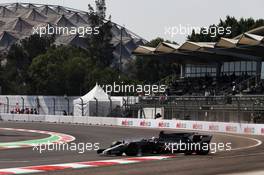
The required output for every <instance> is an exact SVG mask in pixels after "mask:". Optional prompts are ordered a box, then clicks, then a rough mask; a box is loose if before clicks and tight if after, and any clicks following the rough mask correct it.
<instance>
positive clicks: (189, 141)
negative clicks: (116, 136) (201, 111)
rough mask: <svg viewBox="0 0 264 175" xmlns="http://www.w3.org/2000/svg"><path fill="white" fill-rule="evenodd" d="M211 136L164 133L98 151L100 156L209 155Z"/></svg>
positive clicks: (122, 142) (116, 143)
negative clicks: (156, 136)
mask: <svg viewBox="0 0 264 175" xmlns="http://www.w3.org/2000/svg"><path fill="white" fill-rule="evenodd" d="M211 139H212V136H211V135H203V134H197V133H164V131H161V132H160V134H159V137H158V138H155V137H154V138H150V139H141V140H138V141H130V142H128V141H125V140H122V141H116V142H113V144H112V145H111V146H110V147H109V148H107V149H99V150H98V151H97V153H98V154H100V155H115V156H122V155H123V154H125V155H127V156H142V155H150V154H174V153H184V154H186V155H190V154H193V153H196V154H199V155H207V154H208V153H209V152H210V142H211Z"/></svg>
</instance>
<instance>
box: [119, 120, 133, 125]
mask: <svg viewBox="0 0 264 175" xmlns="http://www.w3.org/2000/svg"><path fill="white" fill-rule="evenodd" d="M121 125H122V126H133V121H132V120H122V122H121Z"/></svg>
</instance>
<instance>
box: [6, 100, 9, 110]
mask: <svg viewBox="0 0 264 175" xmlns="http://www.w3.org/2000/svg"><path fill="white" fill-rule="evenodd" d="M6 104H7V106H6V110H7V113H9V98H8V97H6Z"/></svg>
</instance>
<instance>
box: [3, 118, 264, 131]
mask: <svg viewBox="0 0 264 175" xmlns="http://www.w3.org/2000/svg"><path fill="white" fill-rule="evenodd" d="M0 118H1V119H2V120H4V121H27V122H51V123H83V124H93V125H110V126H124V127H142V128H160V129H162V128H165V129H166V128H168V129H186V130H197V131H211V132H226V133H238V134H250V135H264V124H246V123H225V122H205V121H190V120H161V119H156V120H155V119H128V118H111V117H80V116H79V117H76V116H54V115H27V114H0Z"/></svg>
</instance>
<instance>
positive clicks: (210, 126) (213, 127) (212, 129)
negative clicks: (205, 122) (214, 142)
mask: <svg viewBox="0 0 264 175" xmlns="http://www.w3.org/2000/svg"><path fill="white" fill-rule="evenodd" d="M209 131H220V130H219V125H215V124H210V125H209Z"/></svg>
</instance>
